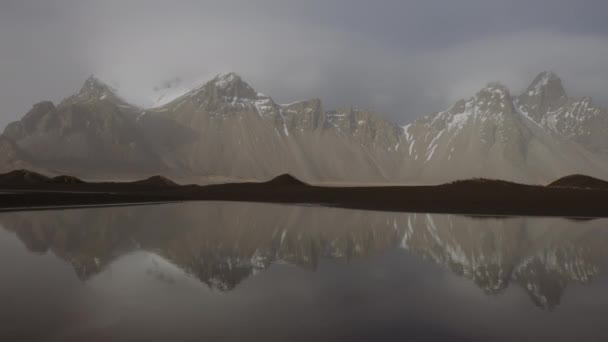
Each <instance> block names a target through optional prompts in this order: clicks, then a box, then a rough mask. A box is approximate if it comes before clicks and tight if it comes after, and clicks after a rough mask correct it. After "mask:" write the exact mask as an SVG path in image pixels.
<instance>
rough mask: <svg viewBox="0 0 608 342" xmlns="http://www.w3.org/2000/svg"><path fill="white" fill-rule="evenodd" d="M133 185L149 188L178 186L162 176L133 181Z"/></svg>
mask: <svg viewBox="0 0 608 342" xmlns="http://www.w3.org/2000/svg"><path fill="white" fill-rule="evenodd" d="M133 184H136V185H149V186H177V185H178V184H177V183H175V182H174V181H172V180H170V179H169V178H167V177H164V176H152V177H150V178H146V179H143V180H140V181H135V182H133Z"/></svg>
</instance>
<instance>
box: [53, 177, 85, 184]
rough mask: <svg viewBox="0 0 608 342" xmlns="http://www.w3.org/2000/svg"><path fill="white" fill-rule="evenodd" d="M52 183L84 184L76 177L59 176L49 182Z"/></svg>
mask: <svg viewBox="0 0 608 342" xmlns="http://www.w3.org/2000/svg"><path fill="white" fill-rule="evenodd" d="M49 182H50V183H55V184H83V183H84V181H83V180H81V179H80V178H76V177H74V176H57V177H53V178H51V179H50V180H49Z"/></svg>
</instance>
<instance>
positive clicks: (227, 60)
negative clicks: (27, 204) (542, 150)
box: [0, 0, 608, 126]
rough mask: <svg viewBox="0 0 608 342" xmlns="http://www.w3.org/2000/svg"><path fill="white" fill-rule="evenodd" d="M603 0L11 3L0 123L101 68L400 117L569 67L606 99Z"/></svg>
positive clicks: (130, 86)
mask: <svg viewBox="0 0 608 342" xmlns="http://www.w3.org/2000/svg"><path fill="white" fill-rule="evenodd" d="M607 7H608V5H605V4H603V2H602V1H578V2H574V1H566V0H543V1H533V0H532V1H531V0H528V1H523V0H515V1H487V0H485V1H482V0H464V1H458V2H455V1H439V0H426V1H422V0H419V1H392V0H384V1H375V2H370V1H363V0H351V1H347V0H324V1H321V0H309V1H274V0H264V1H251V0H239V1H172V2H166V1H155V0H151V1H117V0H110V1H88V0H82V1H70V0H45V1H42V0H39V1H34V0H21V1H16V0H8V1H7V0H5V1H2V2H1V3H0V126H3V125H5V124H6V123H8V122H10V121H12V120H14V119H15V118H16V117H20V116H21V115H23V114H24V113H25V111H27V110H28V109H29V107H30V106H31V105H32V104H33V103H34V102H37V101H40V100H45V99H50V100H53V101H59V100H60V99H61V98H62V97H65V96H67V95H69V94H71V93H73V92H75V91H76V90H77V89H78V88H79V87H80V85H81V83H82V82H83V81H84V79H85V78H86V77H87V76H88V75H89V74H97V75H99V76H100V77H101V78H102V79H105V80H107V81H111V82H112V83H116V84H118V85H119V87H120V88H121V89H123V91H125V93H126V94H127V96H128V97H129V98H130V99H133V100H135V101H138V102H144V101H145V100H146V98H147V96H148V94H149V93H150V91H151V89H152V87H153V86H154V85H157V84H159V83H160V82H162V81H165V80H168V79H171V78H174V77H176V76H178V77H181V78H182V79H184V80H185V81H186V82H189V83H197V82H203V81H204V80H206V79H209V78H211V77H212V76H213V75H215V74H217V73H220V72H224V71H236V72H239V73H241V74H242V75H243V77H244V78H245V79H246V80H248V81H249V82H250V83H252V85H253V86H254V87H256V88H257V89H258V90H259V91H261V92H264V93H266V94H269V95H271V96H273V97H274V98H275V99H276V100H277V101H279V102H291V101H295V100H299V99H302V98H310V97H319V98H321V99H322V100H323V101H324V103H325V104H326V107H328V108H332V107H339V106H343V105H354V106H358V107H364V108H368V109H373V110H376V111H378V112H382V113H384V114H385V115H386V116H387V117H389V118H390V119H392V120H394V121H397V122H399V123H404V122H408V121H411V120H412V119H413V118H415V117H418V116H420V115H422V114H426V113H428V112H432V111H437V110H441V109H444V108H445V107H447V106H449V105H450V104H451V102H453V101H454V100H456V99H458V98H461V97H466V96H470V95H472V94H473V93H474V92H475V91H477V90H478V89H479V88H481V87H482V86H484V85H485V84H486V83H488V82H489V81H496V80H500V81H502V82H503V83H505V84H506V85H508V86H509V87H511V89H512V90H513V92H519V91H521V90H522V89H523V88H524V87H525V86H526V85H527V83H529V82H530V81H531V80H532V78H533V77H534V76H535V74H536V73H538V72H540V71H542V70H547V69H549V70H553V71H555V72H557V73H558V74H560V75H561V76H562V77H563V78H564V81H565V84H566V88H567V89H568V90H569V92H570V93H571V94H573V95H583V94H584V95H589V96H592V97H594V98H595V99H596V102H599V103H603V104H605V103H606V102H608V96H607V94H606V92H605V91H604V89H607V88H608V68H607V67H606V63H605V59H603V56H606V53H607V52H608V24H606V23H605V20H604V18H602V13H605V12H606V9H608V8H607Z"/></svg>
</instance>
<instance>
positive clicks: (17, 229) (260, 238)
mask: <svg viewBox="0 0 608 342" xmlns="http://www.w3.org/2000/svg"><path fill="white" fill-rule="evenodd" d="M606 222H607V221H606V220H593V221H572V220H565V219H558V218H508V219H474V218H467V217H459V216H452V215H425V214H403V213H382V212H362V211H350V210H342V209H327V208H314V207H288V206H277V205H267V204H248V203H241V204H238V203H201V204H196V203H194V204H193V203H191V204H179V205H163V206H145V207H132V208H106V209H85V210H68V211H46V212H36V213H4V214H1V215H0V224H2V226H3V227H4V229H3V230H0V263H1V265H2V270H3V273H2V281H0V300H1V302H2V303H3V306H2V307H0V318H1V319H2V322H3V324H1V325H0V336H7V337H11V338H13V339H17V338H19V339H24V338H25V339H32V340H36V339H41V340H49V339H50V340H53V339H54V340H66V339H68V340H70V339H73V340H83V339H101V340H104V339H111V338H118V339H123V340H130V339H147V340H173V339H188V338H194V337H206V338H208V339H210V340H222V339H227V340H243V339H244V340H264V339H266V340H286V339H289V340H327V339H330V340H331V339H334V340H382V339H389V340H391V339H401V338H403V339H406V338H411V339H415V338H420V339H424V338H426V339H431V340H432V339H451V340H479V339H481V340H488V339H489V340H505V341H509V340H514V339H523V338H534V339H541V340H548V339H551V340H553V341H559V340H564V341H566V340H573V339H579V340H581V339H582V340H585V339H593V338H599V339H604V338H606V337H607V336H606V335H608V332H606V331H605V329H603V318H604V317H606V314H608V305H607V304H608V297H607V296H606V295H605V294H604V293H605V291H604V289H605V287H606V285H608V284H607V283H608V280H607V279H606V277H605V276H604V275H603V274H604V270H605V264H606V263H605V261H606V260H608V259H607V258H606V252H604V246H606V245H607V243H608V232H605V227H606Z"/></svg>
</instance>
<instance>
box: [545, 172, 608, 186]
mask: <svg viewBox="0 0 608 342" xmlns="http://www.w3.org/2000/svg"><path fill="white" fill-rule="evenodd" d="M548 186H551V187H569V188H587V189H608V182H607V181H605V180H602V179H598V178H594V177H590V176H586V175H570V176H566V177H562V178H560V179H558V180H556V181H555V182H553V183H551V184H549V185H548Z"/></svg>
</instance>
